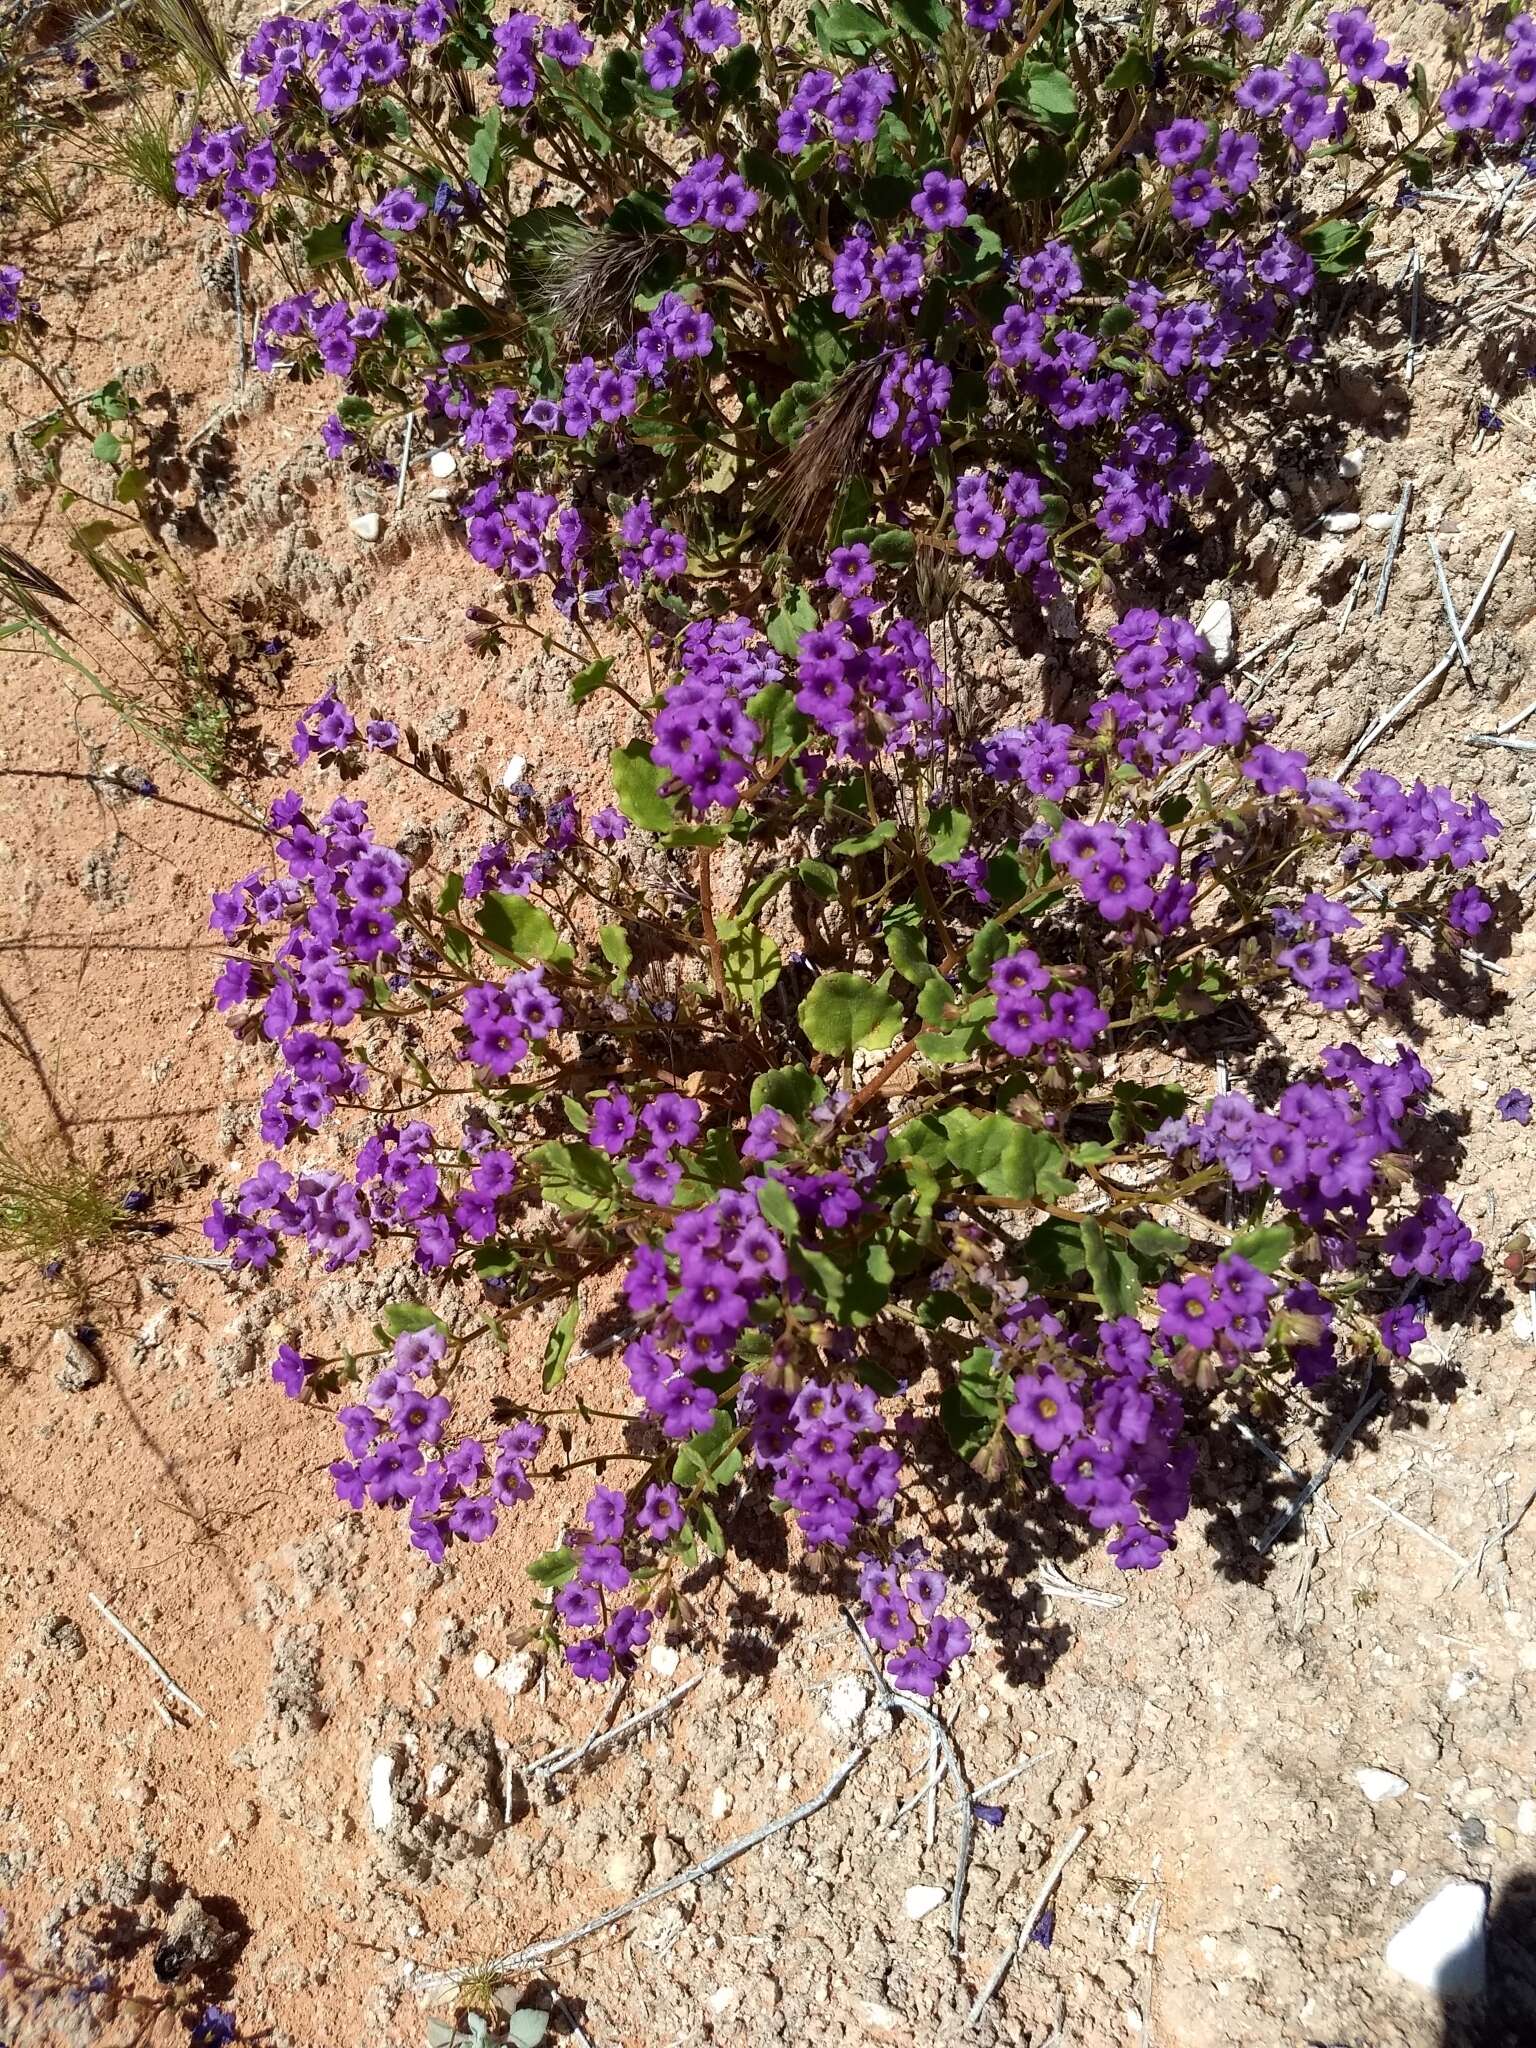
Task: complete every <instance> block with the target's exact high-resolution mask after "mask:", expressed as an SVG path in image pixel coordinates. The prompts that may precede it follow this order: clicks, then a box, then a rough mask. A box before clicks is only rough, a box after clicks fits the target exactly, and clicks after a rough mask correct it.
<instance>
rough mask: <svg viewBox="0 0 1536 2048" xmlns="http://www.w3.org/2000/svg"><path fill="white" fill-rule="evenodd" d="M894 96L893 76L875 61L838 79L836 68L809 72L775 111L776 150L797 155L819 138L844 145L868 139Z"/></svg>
mask: <svg viewBox="0 0 1536 2048" xmlns="http://www.w3.org/2000/svg"><path fill="white" fill-rule="evenodd" d="M895 97H896V80H895V79H894V78H893V77H892V76H891V74H890V72H889V71H881V70H879V69H878V68H876V67H875V66H874V65H860V66H859V68H858V69H857V70H854V71H850V72H848V73H846V74H845V75H844V76H843V77H842V78H839V77H838V75H837V73H836V72H835V71H825V70H816V71H808V72H806V74H805V76H804V77H803V78H802V79H801V80H800V82H799V84H798V85H797V86H796V87H795V91H794V97H793V98H792V99H791V100H790V102H789V104H788V106H786V107H782V108H780V110H779V116H778V147H779V152H780V154H781V155H783V156H799V155H800V154H801V152H802V151H804V150H807V149H809V148H810V146H811V145H812V143H814V142H818V141H821V140H823V139H830V140H831V141H833V142H837V143H841V144H842V145H843V146H844V147H845V148H847V147H849V146H850V145H852V144H854V143H859V142H873V141H874V139H875V134H876V131H877V130H878V128H879V126H880V117H881V115H882V114H883V113H884V112H885V110H886V108H887V107H888V106H890V104H891V102H892V101H893V100H894V99H895Z"/></svg>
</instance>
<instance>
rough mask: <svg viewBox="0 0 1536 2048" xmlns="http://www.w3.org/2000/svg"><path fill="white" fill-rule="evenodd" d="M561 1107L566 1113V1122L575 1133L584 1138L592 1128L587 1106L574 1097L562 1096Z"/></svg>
mask: <svg viewBox="0 0 1536 2048" xmlns="http://www.w3.org/2000/svg"><path fill="white" fill-rule="evenodd" d="M560 1106H561V1108H562V1109H563V1110H564V1111H565V1120H566V1122H567V1123H568V1124H569V1125H570V1127H571V1129H572V1130H573V1131H576V1132H579V1134H580V1135H581V1136H582V1137H583V1138H584V1137H585V1136H586V1135H587V1133H588V1131H590V1130H591V1128H592V1119H591V1117H590V1116H589V1115H588V1114H587V1107H586V1104H585V1103H583V1102H578V1101H577V1100H576V1098H575V1096H574V1095H562V1096H561V1098H560Z"/></svg>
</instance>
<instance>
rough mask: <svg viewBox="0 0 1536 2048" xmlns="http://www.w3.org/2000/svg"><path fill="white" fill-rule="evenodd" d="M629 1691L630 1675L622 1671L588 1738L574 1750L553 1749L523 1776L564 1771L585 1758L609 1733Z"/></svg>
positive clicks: (527, 1766)
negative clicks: (621, 1703) (601, 1738)
mask: <svg viewBox="0 0 1536 2048" xmlns="http://www.w3.org/2000/svg"><path fill="white" fill-rule="evenodd" d="M628 1691H629V1673H628V1672H627V1671H622V1672H620V1674H619V1676H618V1679H617V1681H616V1682H615V1684H614V1685H613V1687H612V1689H611V1691H610V1692H609V1694H608V1697H607V1699H605V1700H604V1702H603V1711H602V1712H601V1713H600V1714H599V1715H598V1717H597V1719H596V1720H595V1721H594V1722H593V1724H592V1728H591V1731H590V1733H589V1734H588V1735H587V1736H586V1738H585V1739H584V1740H583V1741H581V1742H578V1743H577V1745H576V1747H575V1748H574V1749H572V1748H571V1747H570V1746H569V1744H562V1745H561V1747H560V1748H559V1749H552V1750H549V1751H548V1752H547V1753H546V1754H545V1755H543V1756H541V1757H535V1758H534V1760H533V1762H532V1763H531V1764H528V1765H526V1766H525V1767H524V1770H523V1776H524V1777H525V1778H531V1777H534V1776H535V1775H536V1774H539V1773H541V1772H545V1771H563V1770H565V1769H566V1768H567V1767H568V1766H569V1765H571V1764H573V1763H575V1762H576V1761H577V1760H578V1758H580V1757H584V1756H585V1755H586V1754H587V1752H588V1751H589V1750H590V1749H591V1748H592V1746H593V1744H594V1743H596V1742H597V1741H598V1740H599V1738H600V1737H601V1736H603V1735H605V1734H606V1733H607V1731H608V1728H609V1725H610V1723H611V1722H612V1720H613V1717H614V1715H615V1714H616V1713H617V1712H618V1711H619V1702H620V1701H621V1700H622V1699H623V1697H624V1695H625V1693H627V1692H628Z"/></svg>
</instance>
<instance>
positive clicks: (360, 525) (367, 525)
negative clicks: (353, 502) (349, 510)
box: [347, 512, 383, 540]
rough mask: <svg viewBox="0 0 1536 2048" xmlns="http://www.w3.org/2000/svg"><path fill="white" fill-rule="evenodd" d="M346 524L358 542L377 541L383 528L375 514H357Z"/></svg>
mask: <svg viewBox="0 0 1536 2048" xmlns="http://www.w3.org/2000/svg"><path fill="white" fill-rule="evenodd" d="M347 524H348V526H350V527H351V529H352V531H353V532H354V533H355V534H356V535H357V537H358V539H359V540H377V539H378V537H379V534H380V531H381V530H382V526H383V522H382V521H381V519H380V518H379V515H378V513H377V512H359V513H357V514H356V515H355V517H353V518H351V519H349V520H348V521H347Z"/></svg>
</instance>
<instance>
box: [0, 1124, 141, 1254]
mask: <svg viewBox="0 0 1536 2048" xmlns="http://www.w3.org/2000/svg"><path fill="white" fill-rule="evenodd" d="M122 1214H123V1212H122V1209H121V1207H120V1205H119V1204H118V1202H117V1201H116V1200H115V1198H114V1197H113V1196H112V1195H110V1194H109V1193H108V1192H107V1190H106V1188H105V1186H104V1185H103V1183H102V1180H101V1178H100V1176H99V1174H97V1173H96V1172H95V1171H94V1170H93V1169H92V1168H90V1167H88V1166H82V1165H81V1164H80V1163H79V1161H78V1160H74V1159H71V1158H69V1157H68V1156H67V1155H66V1156H61V1157H59V1158H56V1159H55V1158H50V1157H46V1156H44V1155H43V1154H42V1153H40V1152H38V1151H36V1150H29V1149H25V1148H23V1147H22V1146H20V1145H19V1144H18V1143H17V1142H16V1141H15V1140H14V1139H13V1138H12V1137H11V1136H10V1135H9V1134H8V1133H7V1132H5V1131H4V1130H0V1247H3V1248H4V1249H5V1250H6V1251H8V1252H12V1253H14V1254H16V1255H17V1256H18V1257H20V1258H25V1259H36V1260H42V1261H46V1260H49V1259H57V1258H63V1257H65V1256H67V1255H69V1254H71V1253H77V1252H82V1251H87V1250H89V1249H90V1248H91V1247H92V1246H94V1245H99V1244H104V1243H105V1242H106V1240H107V1239H108V1237H110V1236H111V1234H112V1231H113V1229H114V1227H115V1226H116V1225H117V1224H118V1223H119V1222H120V1221H121V1220H122Z"/></svg>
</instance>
